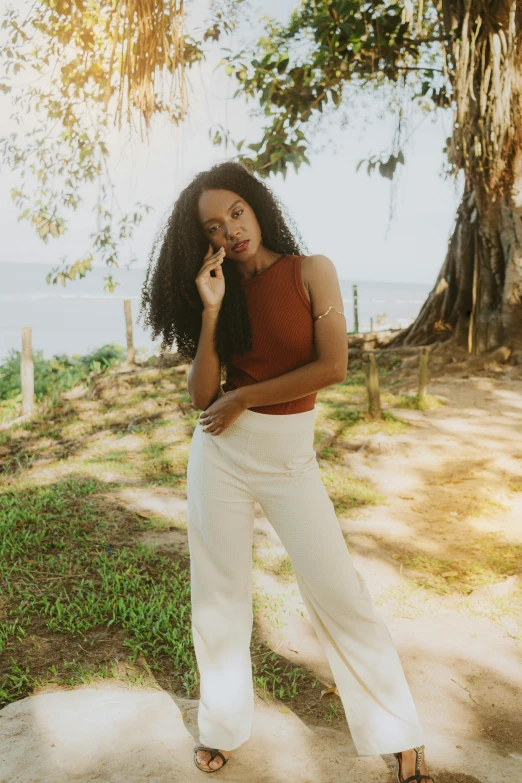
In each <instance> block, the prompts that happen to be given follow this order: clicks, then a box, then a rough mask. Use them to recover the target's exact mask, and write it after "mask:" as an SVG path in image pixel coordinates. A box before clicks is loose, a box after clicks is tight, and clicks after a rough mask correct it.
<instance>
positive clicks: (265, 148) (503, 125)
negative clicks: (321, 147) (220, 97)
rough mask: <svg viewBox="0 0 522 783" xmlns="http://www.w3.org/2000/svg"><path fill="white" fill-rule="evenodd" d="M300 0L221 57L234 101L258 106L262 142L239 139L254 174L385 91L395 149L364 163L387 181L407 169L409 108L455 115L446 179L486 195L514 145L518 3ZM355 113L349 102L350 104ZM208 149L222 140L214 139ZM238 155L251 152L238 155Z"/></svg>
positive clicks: (294, 154) (270, 169)
mask: <svg viewBox="0 0 522 783" xmlns="http://www.w3.org/2000/svg"><path fill="white" fill-rule="evenodd" d="M491 5H492V4H491V3H488V2H486V1H485V0H458V1H457V2H455V3H449V2H448V1H447V0H431V2H424V0H404V2H393V0H372V2H368V0H303V1H302V2H301V3H300V4H299V5H298V6H297V7H296V8H295V10H294V11H293V13H292V15H291V17H290V20H289V22H288V24H287V25H284V24H281V23H278V22H275V21H273V20H269V21H268V22H267V24H266V27H265V31H264V35H262V36H261V37H260V38H259V40H258V41H256V42H255V43H254V44H253V45H252V46H251V47H249V48H246V49H243V50H242V51H240V52H236V53H231V54H229V55H228V56H226V57H225V58H224V59H223V61H222V62H223V65H224V67H225V70H226V72H227V73H228V74H229V75H230V76H233V77H234V78H235V80H236V82H237V85H238V87H237V90H236V93H235V95H242V96H244V97H245V98H246V99H247V100H249V99H255V100H256V101H257V102H258V103H259V106H260V110H261V114H262V115H264V116H265V117H266V121H265V126H264V129H263V134H262V138H261V139H260V140H258V141H255V142H252V143H250V144H248V145H246V148H244V145H245V140H241V141H239V142H237V143H236V148H237V152H238V155H239V157H249V158H250V159H251V160H252V162H253V165H254V166H255V168H256V169H258V170H259V171H260V172H261V173H263V174H265V175H268V174H269V173H282V174H283V176H286V172H287V169H288V166H289V165H293V166H294V168H295V170H296V171H297V170H298V168H299V167H300V166H301V164H302V163H308V162H309V161H308V158H307V156H306V152H307V148H308V146H309V144H310V141H309V138H308V137H307V135H306V134H307V133H308V131H313V128H314V123H316V122H317V120H319V119H320V117H321V116H323V115H324V116H329V114H330V113H331V112H332V111H333V112H335V111H336V110H337V109H338V108H339V107H341V106H342V105H343V103H348V102H349V100H350V99H351V98H353V97H356V96H357V95H358V94H360V93H361V90H375V89H377V88H387V89H388V91H389V90H390V88H391V89H392V92H391V95H392V108H393V109H394V111H395V113H396V117H397V122H396V133H395V137H394V139H393V141H392V144H391V149H390V150H388V151H387V152H386V153H384V154H383V155H375V156H372V157H370V158H369V159H368V160H367V161H361V164H360V165H362V164H363V163H366V164H367V167H368V173H370V172H371V171H373V170H374V169H375V168H376V167H377V166H379V171H380V173H381V175H382V176H384V177H387V178H390V179H391V178H392V177H393V175H394V173H395V170H396V168H397V164H398V163H403V162H404V146H405V144H406V141H407V138H408V137H409V135H411V134H410V131H409V128H408V107H410V106H412V105H414V104H416V105H419V106H420V107H421V108H422V109H424V110H426V111H433V110H436V109H438V108H448V107H451V108H452V109H453V112H454V120H455V121H454V130H453V135H452V137H451V138H450V139H448V142H447V148H446V152H447V154H448V162H449V167H450V171H452V172H453V173H456V172H457V171H459V170H461V169H464V170H465V171H466V172H467V173H469V174H471V175H472V176H475V177H477V176H478V177H481V178H482V179H483V180H484V185H485V187H486V188H488V189H489V190H490V191H492V190H493V189H494V188H495V187H496V186H497V185H498V184H499V182H500V180H501V178H502V175H503V174H505V173H506V166H505V161H506V160H507V159H509V157H510V156H511V155H512V153H513V150H514V148H515V146H516V144H518V143H519V141H520V140H519V128H520V120H521V119H522V118H521V116H520V114H521V111H520V96H518V99H517V95H518V90H519V83H518V80H517V79H516V78H513V77H514V74H515V73H517V72H518V71H519V68H520V46H519V44H518V42H519V40H520V26H521V15H522V9H521V8H520V4H519V3H517V2H516V0H507V1H506V2H502V3H496V4H495V7H494V8H493V9H492V8H491ZM351 106H352V107H353V106H354V101H353V100H352V103H351ZM215 140H216V143H220V142H221V141H226V142H228V141H229V139H220V138H219V137H217V138H216V139H215ZM246 149H248V150H249V152H246Z"/></svg>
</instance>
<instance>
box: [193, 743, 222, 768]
mask: <svg viewBox="0 0 522 783" xmlns="http://www.w3.org/2000/svg"><path fill="white" fill-rule="evenodd" d="M198 750H208V752H209V753H210V755H211V756H212V758H211V759H210V761H214V759H215V758H216V756H219V757H220V758H221V759H223V763H222V765H221V767H218V768H217V769H205V767H202V766H201V764H198V760H197V757H196V754H197V752H198ZM227 761H228V759H226V758H225V757H224V755H223V754H222V753H221V751H220V750H218V749H217V748H208V747H207V746H206V745H196V747H195V748H194V764H195V765H196V767H197V768H198V769H200V770H201V771H202V772H218V771H219V770H220V769H222V768H223V767H224V766H225V764H226V763H227Z"/></svg>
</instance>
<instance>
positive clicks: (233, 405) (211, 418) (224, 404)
mask: <svg viewBox="0 0 522 783" xmlns="http://www.w3.org/2000/svg"><path fill="white" fill-rule="evenodd" d="M244 410H245V405H244V402H243V399H242V396H241V392H240V390H239V389H234V390H233V391H229V392H225V393H223V394H222V395H221V396H220V397H218V398H217V400H215V401H214V402H213V403H212V405H209V407H208V408H207V409H206V410H204V411H201V413H200V414H199V421H200V424H201V426H202V429H203V431H204V432H208V433H210V435H220V434H221V433H222V432H223V431H224V430H226V428H227V427H230V425H231V424H232V422H234V421H235V420H236V419H237V418H238V417H239V416H240V415H241V414H242V413H243V411H244Z"/></svg>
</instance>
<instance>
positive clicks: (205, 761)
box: [196, 748, 232, 769]
mask: <svg viewBox="0 0 522 783" xmlns="http://www.w3.org/2000/svg"><path fill="white" fill-rule="evenodd" d="M218 750H219V751H220V752H221V753H222V754H223V755H224V757H225V758H226V759H229V758H230V756H231V755H232V751H231V750H221V748H218ZM211 758H212V754H211V753H209V751H208V750H198V752H197V753H196V759H197V762H198V764H201V766H202V767H208V769H219V768H220V767H222V766H223V759H221V758H220V757H219V756H215V757H214V759H213V761H210V759H211Z"/></svg>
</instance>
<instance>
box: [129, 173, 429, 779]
mask: <svg viewBox="0 0 522 783" xmlns="http://www.w3.org/2000/svg"><path fill="white" fill-rule="evenodd" d="M295 236H297V232H296V231H294V232H293V233H292V231H291V230H290V228H289V221H288V219H285V217H284V215H283V210H282V207H281V205H280V204H279V202H278V200H277V199H276V197H275V196H274V195H273V194H272V192H271V191H270V189H269V188H268V187H267V186H266V185H265V184H264V183H263V182H261V181H260V180H258V179H257V178H256V177H255V176H254V175H253V174H251V173H250V172H249V171H248V170H247V169H246V168H245V167H244V166H243V165H241V164H239V163H233V162H227V163H222V164H219V165H216V166H214V167H213V168H211V169H210V170H209V171H204V172H202V173H200V174H198V175H197V176H196V177H195V178H194V180H193V181H192V182H191V184H190V185H189V186H188V187H187V188H185V190H184V191H183V192H182V193H181V195H180V197H179V198H178V200H177V201H176V204H175V206H174V210H173V212H172V215H171V217H170V218H169V220H168V223H167V226H166V231H165V233H164V235H163V237H162V238H161V244H160V251H159V254H158V258H157V260H155V259H154V253H153V256H152V257H151V261H150V264H149V268H148V271H147V277H146V281H145V284H144V289H143V302H142V309H145V310H146V313H147V315H146V323H148V324H149V325H150V326H151V327H152V330H153V334H154V337H156V336H157V335H159V334H162V335H163V344H164V345H165V346H170V345H171V344H172V342H173V340H174V339H175V340H176V344H177V348H178V350H179V352H180V354H181V355H182V356H183V357H184V358H186V359H189V360H191V361H192V365H191V368H190V372H189V375H188V389H189V392H190V396H191V398H192V401H193V402H194V405H196V406H197V408H199V409H200V410H201V413H200V416H199V421H198V424H197V425H196V428H195V430H194V434H193V438H192V442H191V447H190V454H189V461H188V467H187V498H188V501H187V528H188V540H189V548H190V562H191V600H192V634H193V640H194V650H195V654H196V659H197V663H198V669H199V674H200V701H199V711H198V725H199V730H200V740H201V742H202V743H203V744H202V745H198V746H196V748H195V749H194V761H195V763H196V766H198V768H199V769H201V770H204V771H205V772H213V771H215V770H217V769H219V768H220V767H222V766H223V765H224V764H226V763H227V761H228V759H229V758H230V755H231V752H232V751H233V750H235V749H236V748H237V747H238V746H239V745H241V744H242V743H243V742H245V741H246V740H247V739H248V738H249V736H250V731H251V723H252V718H253V710H254V693H253V683H252V667H251V661H250V639H251V632H252V620H253V616H252V568H251V555H252V537H253V522H254V502H255V501H258V502H259V503H260V505H261V507H262V508H263V510H264V512H265V514H266V516H267V518H268V520H269V521H270V522H271V524H272V525H273V527H274V529H275V530H276V532H277V533H278V535H279V537H280V539H281V541H282V542H283V544H284V546H285V547H286V549H287V551H288V554H289V557H290V560H291V563H292V566H293V569H294V572H295V574H296V579H297V583H298V586H299V589H300V591H301V595H302V598H303V601H304V603H305V606H306V608H307V610H308V613H309V615H310V619H311V621H312V623H313V626H314V628H315V631H316V633H317V635H318V637H319V640H320V641H321V643H322V645H323V648H324V650H325V653H326V655H327V657H328V661H329V663H330V667H331V669H332V673H333V675H334V679H335V682H336V684H337V687H338V691H339V694H340V697H341V700H342V703H343V706H344V709H345V712H346V716H347V720H348V724H349V726H350V731H351V734H352V737H353V740H354V743H355V746H356V748H357V752H358V753H359V754H361V755H369V754H381V753H392V752H393V753H395V756H396V759H397V776H398V780H399V781H400V783H406V782H407V781H408V782H410V781H420V780H422V779H425V780H432V778H431V777H429V775H428V770H427V767H426V763H425V760H424V758H423V748H424V746H423V745H422V729H421V726H420V725H419V721H418V718H417V714H416V711H415V706H414V704H413V700H412V697H411V694H410V691H409V688H408V685H407V683H406V680H405V677H404V673H403V670H402V667H401V664H400V661H399V658H398V655H397V652H396V650H395V648H394V646H393V642H392V639H391V636H390V634H389V632H388V630H387V628H386V626H385V625H384V623H383V622H382V620H381V619H380V618H379V617H378V615H377V614H376V613H375V609H374V606H373V604H372V601H371V598H370V595H369V592H368V589H367V587H366V585H365V583H364V581H363V579H362V578H361V576H360V575H359V574H358V573H357V571H356V570H355V569H354V567H353V564H352V561H351V558H350V555H349V553H348V550H347V547H346V543H345V541H344V538H343V535H342V532H341V529H340V527H339V524H338V520H337V518H336V515H335V512H334V508H333V504H332V502H331V500H330V498H329V497H328V494H327V492H326V488H325V486H324V484H323V483H322V480H321V477H320V472H319V466H318V462H317V459H316V455H315V451H314V448H313V440H314V419H315V408H314V405H315V398H316V394H317V392H318V391H319V389H324V388H327V387H328V386H331V385H332V384H334V383H340V382H341V381H343V380H344V379H345V378H346V371H347V359H348V356H347V354H348V348H347V339H346V321H345V318H344V314H343V301H342V295H341V292H340V288H339V283H338V279H337V273H336V270H335V267H334V265H333V263H332V262H331V261H330V260H329V259H328V258H327V257H326V256H322V255H312V256H303V255H301V252H300V251H301V243H300V242H298V241H297V240H296V239H295V238H294V237H295ZM212 273H213V274H212ZM222 368H225V369H226V383H225V384H224V385H223V386H221V370H222Z"/></svg>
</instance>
